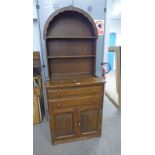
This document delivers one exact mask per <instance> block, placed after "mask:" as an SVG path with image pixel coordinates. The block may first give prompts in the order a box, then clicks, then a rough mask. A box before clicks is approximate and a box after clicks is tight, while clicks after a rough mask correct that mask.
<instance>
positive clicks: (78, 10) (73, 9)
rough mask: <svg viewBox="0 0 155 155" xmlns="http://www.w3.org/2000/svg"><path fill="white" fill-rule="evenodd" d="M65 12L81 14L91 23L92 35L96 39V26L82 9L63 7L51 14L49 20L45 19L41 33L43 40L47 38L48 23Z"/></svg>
mask: <svg viewBox="0 0 155 155" xmlns="http://www.w3.org/2000/svg"><path fill="white" fill-rule="evenodd" d="M65 11H75V12H78V13H79V14H82V15H83V16H84V17H86V18H87V19H88V21H89V22H90V23H91V25H92V26H93V29H94V33H95V37H96V38H98V33H97V28H96V25H95V23H94V20H93V19H92V17H91V16H90V15H89V14H88V13H87V12H85V11H83V10H82V9H79V8H76V7H72V6H71V7H64V8H61V9H59V10H57V11H55V12H54V13H53V14H51V15H50V16H49V18H48V19H47V21H46V23H45V26H44V32H43V38H44V39H46V36H47V29H48V27H49V24H50V22H51V21H52V20H53V19H54V18H55V17H56V16H57V15H59V14H60V13H63V12H65Z"/></svg>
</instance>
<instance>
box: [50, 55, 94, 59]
mask: <svg viewBox="0 0 155 155" xmlns="http://www.w3.org/2000/svg"><path fill="white" fill-rule="evenodd" d="M91 57H96V56H95V55H77V56H48V59H55V58H57V59H59V58H91Z"/></svg>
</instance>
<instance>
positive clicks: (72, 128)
mask: <svg viewBox="0 0 155 155" xmlns="http://www.w3.org/2000/svg"><path fill="white" fill-rule="evenodd" d="M75 122H76V111H75V110H74V109H73V108H64V109H56V110H53V112H52V117H51V122H50V127H51V133H52V141H53V142H54V141H55V140H56V141H57V140H66V139H72V138H74V137H76V133H77V131H76V130H77V129H76V124H75Z"/></svg>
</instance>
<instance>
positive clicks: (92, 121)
mask: <svg viewBox="0 0 155 155" xmlns="http://www.w3.org/2000/svg"><path fill="white" fill-rule="evenodd" d="M100 132H101V112H100V108H99V106H97V105H95V106H94V105H89V106H83V107H80V109H79V136H88V135H93V134H99V133H100Z"/></svg>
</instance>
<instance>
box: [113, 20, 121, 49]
mask: <svg viewBox="0 0 155 155" xmlns="http://www.w3.org/2000/svg"><path fill="white" fill-rule="evenodd" d="M111 32H115V33H116V46H121V20H120V19H111V20H110V33H111Z"/></svg>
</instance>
